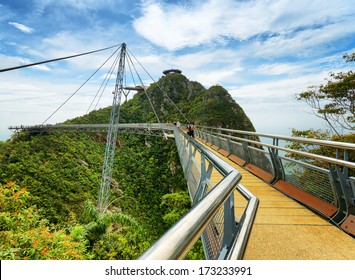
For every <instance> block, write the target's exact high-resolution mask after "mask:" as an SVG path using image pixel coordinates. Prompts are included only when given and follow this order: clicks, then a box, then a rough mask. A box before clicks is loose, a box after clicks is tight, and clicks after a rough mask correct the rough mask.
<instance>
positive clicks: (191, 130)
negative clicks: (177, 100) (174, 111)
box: [174, 121, 195, 138]
mask: <svg viewBox="0 0 355 280" xmlns="http://www.w3.org/2000/svg"><path fill="white" fill-rule="evenodd" d="M174 124H175V125H176V127H177V128H178V129H181V123H180V122H179V121H177V122H176V123H174ZM186 130H187V135H189V136H191V137H192V138H195V124H194V123H193V122H190V123H189V124H188V125H187V126H186Z"/></svg>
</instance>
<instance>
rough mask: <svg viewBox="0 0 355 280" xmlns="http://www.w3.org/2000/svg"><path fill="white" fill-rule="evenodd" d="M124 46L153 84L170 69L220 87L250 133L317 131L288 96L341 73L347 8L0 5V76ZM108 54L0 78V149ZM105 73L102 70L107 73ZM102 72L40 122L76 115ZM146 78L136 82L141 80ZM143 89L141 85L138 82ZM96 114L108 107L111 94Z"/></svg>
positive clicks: (354, 40)
mask: <svg viewBox="0 0 355 280" xmlns="http://www.w3.org/2000/svg"><path fill="white" fill-rule="evenodd" d="M122 42H125V43H126V44H127V46H128V48H129V50H130V51H131V52H132V53H133V54H134V55H135V56H136V57H137V58H138V59H139V61H140V62H141V63H142V64H143V65H144V67H145V68H146V69H147V70H148V71H149V72H150V74H151V75H152V76H153V77H154V79H155V80H158V79H159V78H160V77H161V76H162V71H163V70H165V69H168V68H178V69H181V70H182V71H183V74H184V75H186V76H187V77H188V78H189V79H190V80H195V81H198V82H200V83H202V84H203V85H204V86H205V87H209V86H211V85H215V84H220V85H222V86H224V87H225V88H226V89H227V90H228V91H229V92H230V94H231V95H232V96H233V97H234V99H235V100H236V101H237V103H239V104H240V105H241V106H242V108H243V109H244V110H245V112H246V113H247V115H248V116H249V118H250V119H251V121H252V122H253V123H254V125H255V127H256V129H257V131H259V132H267V133H272V134H284V135H289V134H290V133H291V128H297V129H306V128H324V126H323V123H322V122H321V121H320V120H318V119H317V118H316V117H315V116H313V115H312V114H311V110H310V108H309V107H307V105H306V104H304V103H302V102H300V101H297V100H296V99H295V94H296V93H299V92H302V91H305V90H307V87H308V86H311V85H319V84H321V83H325V82H326V81H325V78H327V77H328V74H329V72H331V71H333V72H339V71H346V70H349V69H350V67H351V65H350V64H346V63H344V61H343V59H342V55H343V54H344V53H352V52H355V5H354V2H353V0H343V1H334V0H332V1H330V0H313V1H305V0H298V1H294V0H274V1H271V0H270V1H269V0H254V1H248V0H241V1H237V0H234V1H232V0H223V1H222V0H191V1H189V0H183V1H167V0H166V1H163V0H147V1H146V0H130V1H126V0H100V1H97V0H61V1H58V0H26V1H23V0H5V1H4V0H0V68H1V69H2V68H7V67H12V66H16V65H21V64H26V63H29V62H36V61H41V60H46V59H52V58H56V57H62V56H67V55H72V54H76V53H81V52H86V51H91V50H95V49H100V48H103V47H108V46H111V45H116V44H120V43H122ZM111 53H112V50H109V51H106V52H103V53H98V54H95V55H90V56H85V57H81V58H76V59H72V60H68V61H64V62H54V63H50V64H46V65H40V66H36V67H32V68H25V69H21V70H17V71H11V72H4V73H0V140H4V139H6V138H8V137H9V136H10V131H8V129H7V127H8V126H9V125H16V124H39V123H42V122H43V121H44V120H45V119H46V118H47V117H48V116H49V115H50V114H51V113H52V112H53V111H54V110H55V109H56V108H57V107H58V106H59V105H60V104H62V103H63V101H64V100H65V99H66V98H67V97H68V96H69V95H71V94H72V93H73V92H74V91H75V90H76V89H77V88H78V87H79V86H80V85H81V84H82V83H83V82H84V81H85V80H86V79H87V78H88V77H89V75H91V74H92V73H93V72H94V71H95V70H96V69H97V68H98V66H99V65H101V63H102V62H103V61H104V60H105V59H106V58H107V57H108V56H109V55H110V54H111ZM108 68H109V65H108V66H107V67H106V70H107V69H108ZM103 76H104V73H102V74H99V75H98V76H95V77H94V79H93V80H92V81H90V83H89V84H88V85H86V86H85V87H84V88H83V89H82V90H80V91H79V92H78V94H76V95H75V97H73V98H72V99H71V101H70V102H69V103H68V104H66V105H65V106H64V107H63V108H62V109H61V110H60V111H59V112H58V113H57V114H55V115H54V116H53V117H52V118H51V119H50V120H49V122H48V123H57V122H62V121H64V120H66V119H68V118H73V117H75V116H79V115H82V114H84V113H85V112H86V110H87V109H88V107H89V105H90V103H91V101H92V99H93V97H94V96H95V94H96V92H97V90H98V87H99V85H100V84H101V81H102V79H103ZM146 78H147V77H144V79H146ZM145 82H146V83H149V82H151V81H148V79H146V80H145ZM113 87H114V85H113V84H112V86H111V88H110V89H109V91H108V92H107V93H105V94H104V96H103V98H102V100H101V102H100V104H99V106H100V107H105V106H108V105H110V104H111V97H112V95H111V91H112V89H113Z"/></svg>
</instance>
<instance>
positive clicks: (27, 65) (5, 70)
mask: <svg viewBox="0 0 355 280" xmlns="http://www.w3.org/2000/svg"><path fill="white" fill-rule="evenodd" d="M118 46H120V45H115V46H111V47H107V48H103V49H99V50H95V51H90V52H85V53H80V54H75V55H70V56H65V57H60V58H54V59H50V60H45V61H40V62H35V63H31V64H26V65H20V66H15V67H10V68H4V69H0V72H7V71H12V70H17V69H21V68H26V67H31V66H35V65H40V64H44V63H49V62H54V61H58V60H64V59H69V58H74V57H78V56H83V55H88V54H92V53H97V52H101V51H105V50H108V49H112V48H115V47H118Z"/></svg>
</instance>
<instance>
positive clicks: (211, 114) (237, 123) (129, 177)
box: [0, 74, 254, 259]
mask: <svg viewBox="0 0 355 280" xmlns="http://www.w3.org/2000/svg"><path fill="white" fill-rule="evenodd" d="M147 95H148V96H150V97H151V99H152V103H153V106H154V109H155V110H156V112H157V115H158V117H159V118H160V121H162V122H174V121H177V120H180V121H181V122H182V123H183V122H184V121H187V120H186V119H185V120H184V121H182V118H183V117H182V114H183V115H184V116H187V117H188V118H189V120H193V121H195V123H198V124H210V125H215V126H224V127H231V128H235V129H246V130H254V128H253V126H252V124H251V122H250V120H249V119H248V118H247V117H246V116H245V114H244V112H243V110H242V109H241V108H240V107H239V105H238V104H236V103H235V101H234V100H233V99H232V98H231V97H230V95H229V94H228V92H227V91H225V90H224V89H223V88H222V87H220V86H214V87H211V88H210V89H208V90H206V89H204V88H203V87H202V86H201V85H200V84H199V83H197V82H191V81H189V80H188V79H187V78H186V77H185V76H183V75H179V74H171V75H168V76H166V77H163V78H161V79H160V80H159V81H158V82H157V83H155V84H153V85H152V86H151V87H150V88H149V89H148V92H147ZM147 95H146V93H144V92H141V93H137V94H136V95H135V96H134V97H133V98H132V99H131V100H129V101H128V102H126V103H124V104H123V105H122V106H121V114H120V115H121V122H157V120H156V116H155V114H154V112H153V110H152V109H151V108H150V104H149V101H148V99H147ZM170 99H171V100H173V101H174V103H175V104H176V105H177V106H178V107H179V109H180V110H181V112H179V110H178V109H177V108H176V107H175V106H174V105H172V103H171V101H170ZM226 108H230V110H226ZM110 110H111V108H104V109H100V110H97V111H94V112H91V113H90V114H88V115H85V116H82V117H79V118H76V119H72V120H68V121H67V122H66V123H108V122H109V117H110ZM181 113H182V114H181ZM105 144H106V135H105V134H103V133H99V132H97V133H91V134H86V133H81V132H71V133H69V132H60V131H57V132H51V133H49V134H38V135H26V134H22V133H20V134H18V135H14V136H13V137H12V139H11V140H8V141H6V142H0V186H1V197H0V200H1V201H0V203H1V204H0V206H1V217H0V218H1V219H0V234H1V240H0V246H1V247H0V253H1V255H0V258H1V259H135V258H137V257H138V256H139V255H140V254H142V253H143V252H144V251H145V250H146V249H147V248H148V247H149V246H150V245H151V244H152V243H153V242H154V241H156V240H157V239H158V237H160V236H161V235H162V234H163V233H164V232H165V231H166V230H167V229H168V228H169V227H170V226H171V225H172V224H174V223H175V222H176V221H177V220H178V219H179V218H180V217H181V216H182V215H183V214H184V213H186V212H187V211H188V209H189V208H190V199H189V195H188V191H187V188H186V181H185V180H184V176H183V172H182V168H181V166H180V163H179V159H178V156H177V151H176V147H175V143H173V142H171V141H166V140H164V139H163V138H159V137H152V136H144V135H119V139H118V142H117V147H116V154H115V168H114V171H113V180H112V184H111V196H110V198H111V200H110V207H109V209H108V211H107V212H105V213H104V214H102V213H101V214H100V213H99V212H98V211H97V209H96V207H95V206H96V203H97V197H98V191H99V184H100V180H101V170H102V165H103V155H104V151H105ZM188 258H190V259H198V258H203V252H202V247H201V243H200V242H198V243H197V244H196V246H195V248H194V249H193V250H192V251H191V252H190V253H189V255H188Z"/></svg>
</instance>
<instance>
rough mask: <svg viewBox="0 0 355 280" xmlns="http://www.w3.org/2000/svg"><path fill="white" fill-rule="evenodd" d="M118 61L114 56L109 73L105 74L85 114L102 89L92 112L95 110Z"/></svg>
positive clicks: (117, 57)
mask: <svg viewBox="0 0 355 280" xmlns="http://www.w3.org/2000/svg"><path fill="white" fill-rule="evenodd" d="M117 51H118V49H117V50H116V52H117ZM114 54H115V53H113V54H112V55H111V56H110V58H111V57H112V56H113V55H114ZM110 58H109V59H110ZM118 60H119V55H117V56H116V58H115V60H114V62H113V63H112V65H111V67H110V69H109V71H108V72H107V74H106V76H105V78H104V80H103V81H102V83H101V85H100V88H99V89H98V90H97V92H96V94H95V97H94V99H93V100H92V101H91V104H90V106H89V108H88V109H87V111H86V114H87V113H89V111H90V108H91V106H92V104H93V103H94V102H95V99H96V97H97V96H98V94H99V92H100V90H101V88H102V91H101V94H100V96H99V98H98V99H97V102H96V105H95V107H94V110H95V109H96V107H97V105H98V103H99V102H100V100H101V97H102V94H103V93H104V91H105V89H106V86H107V84H108V82H109V80H110V77H111V76H112V73H113V71H114V69H115V68H116V65H117V63H118Z"/></svg>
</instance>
